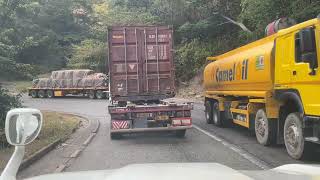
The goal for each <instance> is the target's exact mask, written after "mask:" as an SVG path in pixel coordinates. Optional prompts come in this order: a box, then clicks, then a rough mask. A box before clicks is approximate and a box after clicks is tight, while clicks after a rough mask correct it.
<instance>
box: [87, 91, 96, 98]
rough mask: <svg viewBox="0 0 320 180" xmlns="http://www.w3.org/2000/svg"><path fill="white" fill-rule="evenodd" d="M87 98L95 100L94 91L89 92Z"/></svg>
mask: <svg viewBox="0 0 320 180" xmlns="http://www.w3.org/2000/svg"><path fill="white" fill-rule="evenodd" d="M89 98H90V99H95V98H96V92H95V91H94V90H90V91H89Z"/></svg>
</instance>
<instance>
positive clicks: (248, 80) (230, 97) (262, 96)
mask: <svg viewBox="0 0 320 180" xmlns="http://www.w3.org/2000/svg"><path fill="white" fill-rule="evenodd" d="M207 59H208V60H209V61H212V62H211V63H209V64H208V65H207V66H206V68H205V70H204V87H205V113H206V121H207V123H209V124H214V125H216V126H224V125H227V124H228V123H230V122H233V123H235V124H238V125H240V126H244V127H246V128H248V129H251V130H253V131H255V134H256V139H257V141H258V142H259V143H260V144H262V145H265V146H267V145H270V144H272V143H278V144H279V143H284V144H285V146H286V149H287V152H288V154H289V155H290V156H291V157H292V158H294V159H301V158H303V157H305V155H306V154H307V153H308V152H310V151H312V150H313V149H314V148H312V145H314V143H317V144H320V140H319V138H320V69H319V68H318V64H319V63H320V18H317V19H313V20H309V21H306V22H303V23H301V24H297V25H294V26H291V27H289V28H286V29H282V30H279V31H278V32H277V33H275V34H272V35H270V36H267V37H265V38H263V39H260V40H258V41H255V42H253V43H250V44H247V45H245V46H243V47H240V48H238V49H235V50H232V51H230V52H227V53H225V54H223V55H220V56H217V57H208V58H207Z"/></svg>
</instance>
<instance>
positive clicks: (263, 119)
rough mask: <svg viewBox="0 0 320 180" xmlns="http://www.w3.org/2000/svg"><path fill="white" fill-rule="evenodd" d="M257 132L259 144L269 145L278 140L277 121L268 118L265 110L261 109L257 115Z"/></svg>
mask: <svg viewBox="0 0 320 180" xmlns="http://www.w3.org/2000/svg"><path fill="white" fill-rule="evenodd" d="M254 129H255V134H256V139H257V141H258V142H259V144H262V145H264V146H268V145H270V144H273V143H274V142H275V140H276V135H277V132H276V130H277V128H276V121H275V120H273V119H268V118H267V114H266V112H265V110H263V109H259V110H258V111H257V113H256V117H255V128H254Z"/></svg>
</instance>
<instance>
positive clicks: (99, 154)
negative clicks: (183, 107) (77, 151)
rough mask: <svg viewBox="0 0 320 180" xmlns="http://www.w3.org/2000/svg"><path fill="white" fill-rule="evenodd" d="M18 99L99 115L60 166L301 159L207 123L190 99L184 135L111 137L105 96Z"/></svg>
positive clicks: (253, 163)
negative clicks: (87, 138)
mask: <svg viewBox="0 0 320 180" xmlns="http://www.w3.org/2000/svg"><path fill="white" fill-rule="evenodd" d="M24 105H25V106H28V107H34V108H39V109H42V110H51V111H61V112H68V113H76V114H81V115H83V116H86V117H88V118H93V119H98V120H99V121H100V124H101V126H100V129H99V132H98V134H97V135H96V136H95V138H94V139H93V141H92V142H91V143H90V145H89V146H88V147H87V148H86V149H85V150H84V151H83V152H82V153H81V155H80V156H79V157H78V158H76V159H75V160H74V161H73V162H72V164H71V165H70V166H69V167H68V168H67V169H66V170H65V171H79V170H100V169H113V168H119V167H123V166H125V165H128V164H133V163H155V162H160V163H166V162H217V163H221V164H225V165H227V166H230V167H232V168H235V169H243V170H252V169H263V168H272V167H275V166H279V165H282V164H287V163H302V162H299V161H294V160H292V159H291V158H289V157H288V155H287V153H286V151H285V149H284V147H283V146H274V147H262V146H261V145H259V144H257V143H256V140H255V137H254V136H252V135H250V134H249V133H248V131H247V130H245V129H242V128H240V127H230V128H217V127H214V126H212V125H207V124H206V123H205V120H204V112H203V105H202V104H200V103H196V104H195V108H194V111H193V114H192V117H193V123H194V125H195V128H193V129H190V130H188V131H187V134H186V137H185V138H184V139H179V138H176V137H175V136H173V135H167V134H163V133H161V134H159V133H156V134H137V135H130V136H127V137H125V138H123V139H121V140H114V141H111V140H110V137H109V124H110V117H109V115H108V112H107V105H108V102H107V101H104V100H88V99H83V98H80V99H79V98H63V99H31V98H29V97H24ZM318 162H320V161H318ZM44 169H45V168H44Z"/></svg>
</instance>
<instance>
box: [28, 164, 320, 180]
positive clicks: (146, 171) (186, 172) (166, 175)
mask: <svg viewBox="0 0 320 180" xmlns="http://www.w3.org/2000/svg"><path fill="white" fill-rule="evenodd" d="M309 172H312V173H309ZM314 177H318V178H319V177H320V171H319V167H316V166H307V165H287V166H280V167H278V168H275V169H272V170H268V171H237V170H234V169H231V168H229V167H227V166H224V165H221V164H217V163H159V164H134V165H128V166H125V167H123V168H119V169H115V170H99V171H82V172H69V173H59V174H50V175H42V176H38V177H33V178H29V179H27V180H57V179H58V180H69V179H77V180H150V179H152V180H169V179H170V180H171V179H174V180H179V179H181V180H195V179H199V180H215V179H219V180H224V179H226V180H232V179H235V180H251V179H270V178H272V179H273V180H277V179H283V178H285V179H288V178H291V179H293V180H294V179H297V180H298V179H314Z"/></svg>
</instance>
